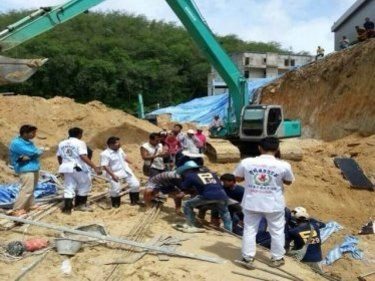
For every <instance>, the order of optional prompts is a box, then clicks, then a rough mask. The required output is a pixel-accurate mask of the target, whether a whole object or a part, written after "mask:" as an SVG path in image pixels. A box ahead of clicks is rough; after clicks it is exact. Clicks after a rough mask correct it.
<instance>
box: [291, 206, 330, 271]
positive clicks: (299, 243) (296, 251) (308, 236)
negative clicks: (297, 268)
mask: <svg viewBox="0 0 375 281" xmlns="http://www.w3.org/2000/svg"><path fill="white" fill-rule="evenodd" d="M292 218H293V219H294V220H295V222H296V226H295V227H294V228H292V229H290V230H289V231H288V241H287V244H288V245H289V244H290V242H292V241H293V248H292V249H291V250H290V251H289V252H288V254H289V255H292V256H295V257H296V258H297V259H298V260H300V261H302V262H303V263H306V264H307V265H309V266H310V267H312V268H313V269H314V270H316V271H320V272H323V270H322V268H321V266H320V262H321V261H322V259H323V257H322V248H321V246H322V244H321V238H320V228H322V227H325V224H324V223H321V222H318V221H316V220H314V219H310V216H309V214H308V213H307V211H306V209H305V208H303V207H297V208H295V209H294V210H292Z"/></svg>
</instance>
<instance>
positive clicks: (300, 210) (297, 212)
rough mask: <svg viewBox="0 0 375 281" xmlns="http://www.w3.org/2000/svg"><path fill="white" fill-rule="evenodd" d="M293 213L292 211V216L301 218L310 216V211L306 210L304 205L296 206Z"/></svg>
mask: <svg viewBox="0 0 375 281" xmlns="http://www.w3.org/2000/svg"><path fill="white" fill-rule="evenodd" d="M291 213H292V217H294V218H296V219H301V218H305V219H308V218H309V217H310V216H309V213H308V212H307V211H306V209H305V208H304V207H296V208H294V209H293V210H292V212H291Z"/></svg>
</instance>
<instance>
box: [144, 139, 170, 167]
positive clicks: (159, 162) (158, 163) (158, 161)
mask: <svg viewBox="0 0 375 281" xmlns="http://www.w3.org/2000/svg"><path fill="white" fill-rule="evenodd" d="M142 147H143V148H144V149H146V150H147V152H148V154H149V156H154V155H156V154H160V153H163V145H162V144H161V143H159V144H157V145H156V146H153V145H151V144H150V143H149V142H146V143H144V144H142ZM155 151H156V152H155ZM150 163H151V160H145V164H150ZM151 168H154V169H158V170H164V169H165V164H164V160H163V157H156V158H154V160H153V161H152V164H151Z"/></svg>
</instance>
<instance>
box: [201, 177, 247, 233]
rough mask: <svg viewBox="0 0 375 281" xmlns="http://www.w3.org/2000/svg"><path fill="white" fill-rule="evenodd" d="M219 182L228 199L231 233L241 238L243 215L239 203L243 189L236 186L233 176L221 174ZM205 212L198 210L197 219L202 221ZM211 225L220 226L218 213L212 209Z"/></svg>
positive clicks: (204, 209)
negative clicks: (231, 224)
mask: <svg viewBox="0 0 375 281" xmlns="http://www.w3.org/2000/svg"><path fill="white" fill-rule="evenodd" d="M220 180H221V182H222V185H223V187H224V191H225V193H226V194H227V196H228V197H229V200H228V210H229V213H230V217H231V219H232V222H233V226H232V228H233V233H235V234H237V235H241V236H242V232H243V213H242V207H241V202H242V199H243V195H244V192H245V189H244V187H243V186H240V185H238V184H236V178H235V176H234V175H233V174H223V175H222V176H221V177H220ZM206 210H207V208H205V207H204V206H203V207H202V208H200V209H199V215H198V217H199V218H200V219H204V217H205V212H206ZM211 224H212V225H214V226H216V227H219V226H220V217H219V213H218V211H217V210H216V209H215V208H212V210H211Z"/></svg>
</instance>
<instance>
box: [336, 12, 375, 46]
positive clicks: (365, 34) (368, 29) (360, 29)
mask: <svg viewBox="0 0 375 281" xmlns="http://www.w3.org/2000/svg"><path fill="white" fill-rule="evenodd" d="M355 30H356V32H357V41H358V42H363V41H365V40H367V39H369V38H374V37H375V25H374V22H373V21H371V19H370V18H369V17H367V18H365V23H364V24H363V26H359V25H357V26H356V27H355ZM349 46H350V41H349V39H348V37H346V36H343V37H342V39H341V40H340V49H341V50H344V49H346V48H348V47H349Z"/></svg>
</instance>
